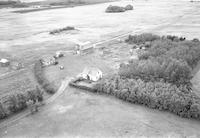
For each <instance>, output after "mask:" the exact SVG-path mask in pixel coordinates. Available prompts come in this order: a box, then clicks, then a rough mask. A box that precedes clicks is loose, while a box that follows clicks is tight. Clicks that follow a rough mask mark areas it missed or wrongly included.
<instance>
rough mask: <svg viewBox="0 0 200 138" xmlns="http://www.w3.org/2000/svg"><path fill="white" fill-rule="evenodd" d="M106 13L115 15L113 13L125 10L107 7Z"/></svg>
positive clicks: (117, 7)
mask: <svg viewBox="0 0 200 138" xmlns="http://www.w3.org/2000/svg"><path fill="white" fill-rule="evenodd" d="M106 12H107V13H113V12H114V13H115V12H125V8H124V7H120V6H112V5H109V6H108V7H107V9H106Z"/></svg>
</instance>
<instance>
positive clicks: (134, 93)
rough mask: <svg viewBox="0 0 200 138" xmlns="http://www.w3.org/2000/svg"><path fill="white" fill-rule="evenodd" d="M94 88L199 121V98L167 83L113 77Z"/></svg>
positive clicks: (103, 80)
mask: <svg viewBox="0 0 200 138" xmlns="http://www.w3.org/2000/svg"><path fill="white" fill-rule="evenodd" d="M95 88H96V89H97V91H98V92H100V93H102V92H103V93H106V94H110V95H114V96H116V97H118V98H120V99H123V100H125V101H128V102H131V103H138V104H143V105H145V106H147V107H149V108H154V109H159V110H167V111H170V112H172V113H174V114H176V115H179V116H181V117H186V118H195V119H200V98H199V97H197V96H196V95H195V94H194V93H192V92H190V91H188V90H187V89H184V90H183V88H182V89H181V88H178V87H177V86H175V85H172V84H169V83H164V82H144V81H142V80H141V79H138V80H135V79H121V78H120V77H119V76H115V77H112V78H105V79H102V80H101V81H100V82H99V83H98V84H97V85H96V86H95Z"/></svg>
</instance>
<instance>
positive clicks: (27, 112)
mask: <svg viewBox="0 0 200 138" xmlns="http://www.w3.org/2000/svg"><path fill="white" fill-rule="evenodd" d="M70 80H71V78H65V79H64V80H63V81H62V83H61V86H60V87H59V89H58V91H57V92H56V93H55V94H54V95H53V96H51V97H50V98H48V99H47V100H46V101H44V104H42V105H47V104H50V103H52V102H53V101H54V100H55V99H56V98H57V97H59V96H60V95H61V94H62V93H63V92H64V91H65V89H66V87H67V86H68V83H69V81H70ZM42 105H41V106H42ZM30 114H31V112H30V110H29V109H25V110H24V111H23V112H21V113H19V114H18V115H17V116H13V117H11V118H8V119H5V120H3V121H2V122H1V123H0V129H2V128H4V127H8V126H9V125H11V124H12V123H14V122H16V121H19V120H20V119H22V118H24V117H26V116H28V115H30Z"/></svg>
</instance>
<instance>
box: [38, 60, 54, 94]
mask: <svg viewBox="0 0 200 138" xmlns="http://www.w3.org/2000/svg"><path fill="white" fill-rule="evenodd" d="M34 75H35V78H36V80H37V81H38V83H39V84H40V85H41V87H42V88H43V89H44V90H45V91H46V92H47V93H50V94H54V93H55V92H56V88H55V86H54V84H53V83H50V82H49V81H48V80H47V79H46V78H45V76H44V72H43V68H42V63H41V60H39V61H37V62H36V63H35V65H34Z"/></svg>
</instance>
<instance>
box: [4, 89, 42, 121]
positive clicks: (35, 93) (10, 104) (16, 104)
mask: <svg viewBox="0 0 200 138" xmlns="http://www.w3.org/2000/svg"><path fill="white" fill-rule="evenodd" d="M29 100H32V101H33V102H34V103H35V102H36V101H39V102H41V101H43V92H42V91H41V90H40V89H39V88H38V87H36V89H33V90H28V91H27V92H25V93H17V94H12V95H9V96H8V97H7V98H6V100H5V99H4V102H3V101H2V100H0V119H3V118H6V117H8V116H9V115H11V114H13V113H16V112H19V111H21V110H23V109H25V108H27V101H29Z"/></svg>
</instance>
